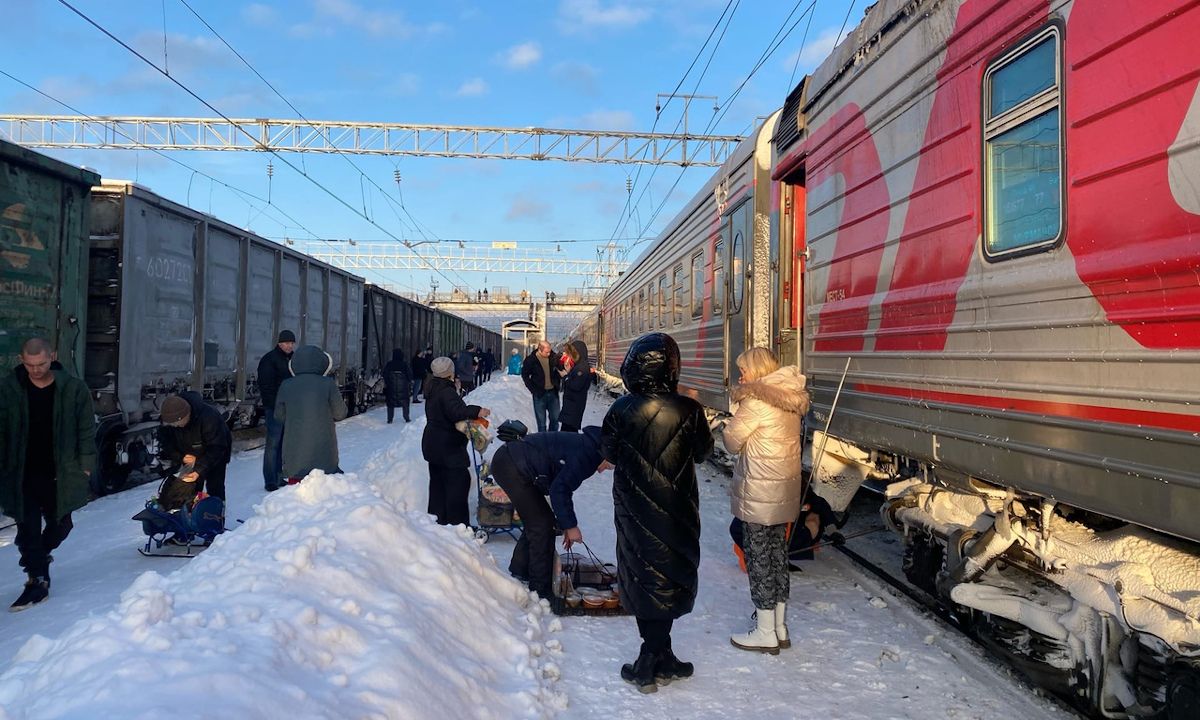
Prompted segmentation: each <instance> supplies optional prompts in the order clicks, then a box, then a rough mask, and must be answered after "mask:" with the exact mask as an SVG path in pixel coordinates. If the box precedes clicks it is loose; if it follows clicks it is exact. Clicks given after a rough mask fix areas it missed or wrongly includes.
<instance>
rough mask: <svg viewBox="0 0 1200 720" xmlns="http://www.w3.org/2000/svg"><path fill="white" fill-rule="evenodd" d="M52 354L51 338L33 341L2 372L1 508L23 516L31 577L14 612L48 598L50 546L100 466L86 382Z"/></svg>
mask: <svg viewBox="0 0 1200 720" xmlns="http://www.w3.org/2000/svg"><path fill="white" fill-rule="evenodd" d="M54 356H55V354H54V352H53V351H52V349H51V347H50V343H49V341H47V340H45V339H43V338H33V339H31V340H28V341H26V342H25V344H24V346H22V348H21V364H20V365H18V366H17V367H16V368H15V369H14V370H13V371H12V372H11V373H9V374H8V375H7V376H5V377H4V378H3V379H0V510H2V511H3V512H4V514H6V515H8V516H9V517H11V518H12V519H13V520H16V521H17V538H16V545H17V550H18V552H20V554H21V567H23V568H24V569H25V573H26V575H27V576H28V579H27V580H26V582H25V590H24V591H23V592H22V593H21V596H20V597H19V598H17V600H16V602H14V603H13V604H12V606H11V607H10V608H9V609H10V610H13V611H17V610H24V609H25V608H27V607H30V606H31V605H35V604H37V603H40V602H42V601H43V600H46V599H47V598H49V597H50V561H51V557H50V552H51V551H53V550H54V549H55V548H57V547H58V546H59V545H60V544H62V541H63V540H65V539H66V537H67V535H68V534H69V533H70V532H71V528H72V523H71V512H72V511H74V510H78V509H79V508H81V507H83V506H84V505H85V504H86V503H87V497H88V476H89V475H91V473H92V469H93V468H94V467H95V465H96V440H95V433H96V419H95V416H94V415H93V410H92V400H91V396H90V394H89V393H88V388H87V385H85V384H84V383H83V381H82V380H79V379H78V378H74V377H71V376H70V375H68V374H67V373H66V371H64V370H58V369H53V368H51V363H53V362H54ZM43 520H44V521H45V528H43V527H42V522H43Z"/></svg>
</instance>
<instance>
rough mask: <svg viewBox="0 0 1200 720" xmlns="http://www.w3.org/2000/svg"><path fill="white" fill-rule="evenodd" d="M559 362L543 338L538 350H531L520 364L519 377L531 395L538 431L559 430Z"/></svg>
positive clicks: (560, 375)
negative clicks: (532, 351)
mask: <svg viewBox="0 0 1200 720" xmlns="http://www.w3.org/2000/svg"><path fill="white" fill-rule="evenodd" d="M561 363H562V361H561V359H560V358H559V356H558V354H557V353H555V352H554V351H553V350H552V349H551V348H550V343H548V342H546V341H545V340H542V341H541V342H539V343H538V345H537V352H534V353H530V354H529V357H527V358H525V362H524V363H522V364H521V380H523V381H524V382H525V387H526V388H528V390H529V394H530V395H533V417H534V419H535V420H537V429H538V432H542V431H544V430H551V431H554V430H558V410H559V404H558V386H559V384H560V383H561V382H562V364H561Z"/></svg>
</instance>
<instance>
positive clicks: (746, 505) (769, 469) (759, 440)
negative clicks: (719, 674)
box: [723, 347, 815, 655]
mask: <svg viewBox="0 0 1200 720" xmlns="http://www.w3.org/2000/svg"><path fill="white" fill-rule="evenodd" d="M737 367H738V370H739V371H741V374H742V378H741V381H740V384H739V385H738V387H737V388H735V389H734V391H733V394H732V395H731V397H730V399H731V401H732V403H733V404H734V407H733V418H732V419H731V420H730V421H729V422H728V423H727V424H726V425H725V432H724V438H723V439H724V442H725V449H726V450H728V451H729V452H731V453H735V454H737V456H738V459H737V464H736V465H735V466H734V468H733V486H732V488H731V489H730V507H731V509H732V511H733V514H734V516H735V517H737V518H738V519H740V520H741V521H742V523H743V526H742V527H743V529H742V534H743V544H742V552H743V554H744V555H745V558H746V572H747V574H748V575H749V577H750V598H751V600H753V601H754V607H755V617H756V620H757V627H756V628H755V629H754V630H751V631H750V632H749V633H747V634H745V635H734V636H733V637H731V638H730V642H731V643H733V645H734V647H737V648H741V649H742V650H754V651H758V652H768V653H771V654H772V655H777V654H779V648H781V647H783V648H788V647H791V644H792V643H791V640H790V638H789V637H788V632H787V624H786V621H785V616H786V614H787V601H788V597H789V591H790V587H791V576H790V575H789V574H788V538H787V525H788V523H790V522H792V521H794V520H796V518H797V516H798V515H799V513H800V502H801V499H802V496H803V494H804V487H803V482H802V476H801V472H802V470H803V466H802V463H801V453H802V451H803V443H802V440H803V437H804V433H803V427H802V423H803V420H804V415H805V414H806V413H807V412H808V405H809V400H808V391H807V390H805V388H804V384H805V379H804V376H803V375H801V374H800V369H799V368H797V367H795V366H791V365H789V366H787V367H779V361H778V360H776V359H775V355H774V354H773V353H772V352H771V351H770V350H768V349H766V348H762V347H756V348H750V349H749V350H747V351H745V352H744V353H742V354H741V355H739V356H738V359H737ZM814 536H815V533H814Z"/></svg>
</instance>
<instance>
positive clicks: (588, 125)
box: [579, 110, 634, 130]
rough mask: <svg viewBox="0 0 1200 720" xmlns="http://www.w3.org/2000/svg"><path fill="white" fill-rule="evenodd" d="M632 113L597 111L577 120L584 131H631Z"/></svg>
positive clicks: (626, 111)
mask: <svg viewBox="0 0 1200 720" xmlns="http://www.w3.org/2000/svg"><path fill="white" fill-rule="evenodd" d="M633 122H634V119H633V113H631V112H629V111H628V110H597V111H595V112H590V113H588V114H586V115H583V116H581V117H580V118H579V127H581V128H583V129H584V130H632V129H633Z"/></svg>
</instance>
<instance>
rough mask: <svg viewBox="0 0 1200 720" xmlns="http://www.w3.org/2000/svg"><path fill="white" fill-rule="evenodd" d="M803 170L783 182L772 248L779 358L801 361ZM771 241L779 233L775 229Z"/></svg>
mask: <svg viewBox="0 0 1200 720" xmlns="http://www.w3.org/2000/svg"><path fill="white" fill-rule="evenodd" d="M804 201H805V188H804V170H803V168H801V169H800V170H799V171H797V172H796V173H793V174H792V175H789V176H788V177H787V178H786V179H784V181H783V182H781V183H780V198H779V215H778V217H779V233H778V236H777V237H778V243H779V245H778V247H777V248H775V247H773V248H771V250H772V252H771V257H772V258H776V259H773V260H772V262H771V269H772V276H773V281H774V284H773V289H774V293H773V294H774V296H775V298H776V303H777V305H776V307H775V308H774V312H773V313H772V316H773V317H774V318H775V328H774V330H775V343H776V345H777V348H776V349H777V351H778V353H779V362H780V363H781V364H783V365H796V366H799V365H800V333H801V330H800V327H801V325H800V322H801V317H800V315H801V305H802V303H803V300H802V298H803V297H804V294H803V290H804V288H803V285H804V248H805V244H804V217H805V215H804V211H805V205H804ZM771 240H772V242H773V243H774V242H775V241H776V235H775V234H774V233H772V237H771Z"/></svg>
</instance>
